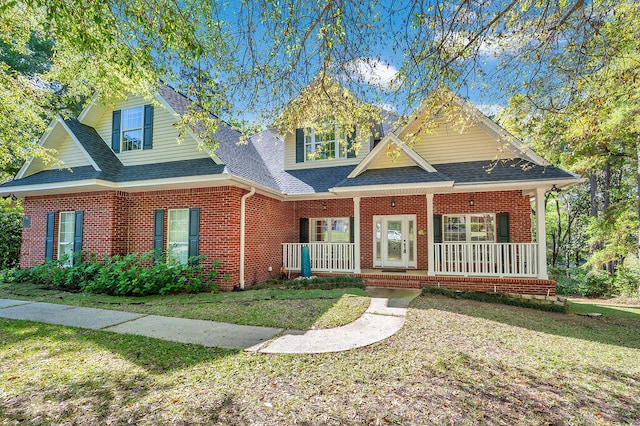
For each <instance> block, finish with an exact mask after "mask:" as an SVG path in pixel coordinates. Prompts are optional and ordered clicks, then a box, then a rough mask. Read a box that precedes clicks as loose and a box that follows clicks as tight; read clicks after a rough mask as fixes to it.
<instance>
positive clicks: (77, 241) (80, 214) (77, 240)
mask: <svg viewBox="0 0 640 426" xmlns="http://www.w3.org/2000/svg"><path fill="white" fill-rule="evenodd" d="M83 221H84V211H82V210H78V211H76V228H75V230H74V233H73V256H74V262H75V259H76V256H80V255H81V252H82V227H83Z"/></svg>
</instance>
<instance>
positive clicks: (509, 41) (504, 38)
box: [436, 31, 531, 57]
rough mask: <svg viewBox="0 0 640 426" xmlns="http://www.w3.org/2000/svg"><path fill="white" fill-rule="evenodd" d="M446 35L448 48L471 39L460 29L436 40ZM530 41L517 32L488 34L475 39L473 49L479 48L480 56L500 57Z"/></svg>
mask: <svg viewBox="0 0 640 426" xmlns="http://www.w3.org/2000/svg"><path fill="white" fill-rule="evenodd" d="M444 37H446V40H445V42H444V47H445V48H447V49H454V48H461V47H463V46H466V45H467V44H469V42H470V41H471V38H470V34H468V33H465V32H458V31H456V32H451V33H447V34H440V35H439V36H438V37H436V40H438V41H440V40H441V39H442V38H444ZM530 41H531V39H530V38H529V37H526V36H524V35H523V34H519V33H516V32H513V33H511V34H506V33H504V34H503V33H501V34H499V35H486V36H484V37H481V38H479V39H478V40H475V41H474V42H473V47H472V49H473V48H475V49H477V52H478V54H479V55H480V56H489V57H498V56H501V55H503V54H505V53H514V52H516V51H517V50H518V49H520V48H521V47H522V46H524V45H526V44H527V43H529V42H530Z"/></svg>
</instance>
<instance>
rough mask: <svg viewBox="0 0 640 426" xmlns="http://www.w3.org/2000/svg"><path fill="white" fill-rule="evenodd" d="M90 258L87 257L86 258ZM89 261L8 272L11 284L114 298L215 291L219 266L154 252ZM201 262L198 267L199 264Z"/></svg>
mask: <svg viewBox="0 0 640 426" xmlns="http://www.w3.org/2000/svg"><path fill="white" fill-rule="evenodd" d="M84 257H85V258H86V257H87V256H86V254H85V256H84ZM88 257H89V259H88V260H85V261H83V260H81V259H82V256H79V257H78V258H77V259H76V262H75V263H74V265H73V266H68V267H63V266H62V265H63V262H64V259H63V260H60V261H46V262H45V263H43V264H42V265H36V266H32V267H31V268H26V269H21V270H15V269H14V270H11V271H9V272H7V273H5V276H4V277H3V279H4V280H5V281H10V282H32V283H34V284H38V285H42V286H46V287H52V288H59V289H63V290H65V291H87V292H92V293H103V294H109V295H113V296H147V295H152V294H170V293H180V292H189V293H198V292H201V291H205V290H214V289H215V280H216V279H217V277H218V271H217V268H218V267H219V263H217V262H214V263H213V264H212V265H211V268H210V270H209V271H205V268H203V267H202V265H200V262H196V261H201V260H203V257H198V258H193V259H190V262H189V264H188V265H180V264H174V265H169V264H167V263H166V262H163V261H159V262H156V263H153V259H154V253H153V252H148V253H143V254H138V253H133V254H128V255H126V256H118V255H116V256H105V257H103V258H101V259H97V258H96V257H95V256H88ZM196 263H197V264H196Z"/></svg>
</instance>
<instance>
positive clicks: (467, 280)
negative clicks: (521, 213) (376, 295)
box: [314, 272, 556, 296]
mask: <svg viewBox="0 0 640 426" xmlns="http://www.w3.org/2000/svg"><path fill="white" fill-rule="evenodd" d="M314 275H317V276H332V275H338V274H329V273H321V272H318V273H317V274H314ZM349 275H351V276H355V277H360V278H362V280H363V281H364V282H365V284H366V285H367V286H370V287H387V288H422V287H443V288H446V289H448V290H461V291H478V292H484V293H494V292H495V293H519V294H535V295H542V296H555V294H556V282H555V281H553V280H538V279H533V278H530V279H522V278H482V277H450V276H439V277H428V276H424V275H411V273H407V274H383V273H380V274H349Z"/></svg>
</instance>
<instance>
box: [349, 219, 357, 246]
mask: <svg viewBox="0 0 640 426" xmlns="http://www.w3.org/2000/svg"><path fill="white" fill-rule="evenodd" d="M354 226H355V220H354V218H353V216H351V217H350V218H349V242H350V243H355V242H356V241H355V240H356V238H355V232H356V230H355V229H354Z"/></svg>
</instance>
